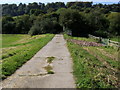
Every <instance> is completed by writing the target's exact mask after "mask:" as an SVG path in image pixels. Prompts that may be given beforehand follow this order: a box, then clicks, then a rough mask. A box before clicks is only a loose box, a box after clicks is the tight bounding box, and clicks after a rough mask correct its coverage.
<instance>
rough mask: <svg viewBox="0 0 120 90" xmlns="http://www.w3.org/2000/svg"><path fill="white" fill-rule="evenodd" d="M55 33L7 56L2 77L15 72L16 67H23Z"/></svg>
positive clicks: (3, 64)
mask: <svg viewBox="0 0 120 90" xmlns="http://www.w3.org/2000/svg"><path fill="white" fill-rule="evenodd" d="M53 36H54V35H46V36H45V37H42V38H40V39H37V40H35V41H34V42H31V43H29V44H30V46H28V47H23V48H20V49H18V50H17V51H16V53H17V54H15V55H13V56H11V57H8V58H5V59H4V60H3V63H2V76H1V77H2V78H3V79H4V78H6V77H7V76H9V75H11V74H13V73H14V72H15V71H16V69H18V68H19V67H21V66H22V65H23V64H24V63H25V62H27V61H28V60H30V59H31V58H32V57H33V55H35V53H36V52H38V51H39V50H40V49H41V48H42V47H43V46H45V45H46V44H47V43H48V42H49V41H50V40H51V39H52V38H53Z"/></svg>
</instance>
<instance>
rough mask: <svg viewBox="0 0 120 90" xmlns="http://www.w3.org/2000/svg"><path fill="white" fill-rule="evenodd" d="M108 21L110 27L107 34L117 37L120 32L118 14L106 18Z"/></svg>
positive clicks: (119, 16) (119, 14)
mask: <svg viewBox="0 0 120 90" xmlns="http://www.w3.org/2000/svg"><path fill="white" fill-rule="evenodd" d="M108 19H109V21H110V26H109V33H110V34H112V35H114V36H119V35H120V32H119V29H120V13H111V14H110V15H109V16H108Z"/></svg>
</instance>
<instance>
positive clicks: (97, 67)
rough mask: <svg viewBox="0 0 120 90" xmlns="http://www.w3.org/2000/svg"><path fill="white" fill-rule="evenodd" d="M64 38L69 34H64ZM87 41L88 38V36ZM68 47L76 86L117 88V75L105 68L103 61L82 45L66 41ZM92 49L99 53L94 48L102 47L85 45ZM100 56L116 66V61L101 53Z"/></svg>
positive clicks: (67, 37)
mask: <svg viewBox="0 0 120 90" xmlns="http://www.w3.org/2000/svg"><path fill="white" fill-rule="evenodd" d="M64 37H65V38H66V39H69V38H71V37H70V36H67V35H64ZM88 41H89V38H88ZM67 46H68V49H69V51H70V53H71V56H72V59H73V74H74V77H75V81H76V87H77V88H118V87H119V84H118V77H116V75H114V74H113V73H112V72H111V71H112V70H111V71H110V69H109V68H107V67H106V66H105V65H104V64H103V62H101V61H100V60H99V59H98V58H97V57H96V56H94V55H92V54H91V53H89V52H88V51H87V50H85V49H84V47H81V46H79V45H77V44H74V43H72V42H70V41H67ZM87 48H89V49H91V51H92V50H93V49H94V51H96V52H97V54H98V55H99V54H101V53H100V52H99V51H97V49H96V48H102V49H104V48H103V47H87ZM100 57H104V59H107V60H106V61H108V62H110V64H111V65H112V66H113V65H114V67H117V63H113V62H115V61H114V60H113V61H112V60H109V59H108V57H106V56H104V55H102V54H101V56H100Z"/></svg>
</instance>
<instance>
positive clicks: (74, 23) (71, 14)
mask: <svg viewBox="0 0 120 90" xmlns="http://www.w3.org/2000/svg"><path fill="white" fill-rule="evenodd" d="M59 19H60V23H61V25H62V26H63V27H64V28H65V30H64V31H66V30H69V31H71V32H72V35H73V36H86V34H87V33H89V30H88V29H87V26H88V25H87V24H86V21H85V18H84V17H83V16H82V15H81V14H79V12H78V11H76V10H72V9H66V10H64V11H63V12H62V13H61V14H60V18H59Z"/></svg>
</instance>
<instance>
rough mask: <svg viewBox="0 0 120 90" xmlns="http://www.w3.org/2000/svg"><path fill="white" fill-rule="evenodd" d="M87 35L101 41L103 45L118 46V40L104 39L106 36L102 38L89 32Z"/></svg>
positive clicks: (119, 44) (119, 45)
mask: <svg viewBox="0 0 120 90" xmlns="http://www.w3.org/2000/svg"><path fill="white" fill-rule="evenodd" d="M89 37H90V38H93V39H95V40H98V41H99V42H101V43H103V44H104V45H108V46H115V47H120V43H119V42H116V41H112V40H110V39H106V38H102V37H96V36H93V35H90V34H89Z"/></svg>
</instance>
